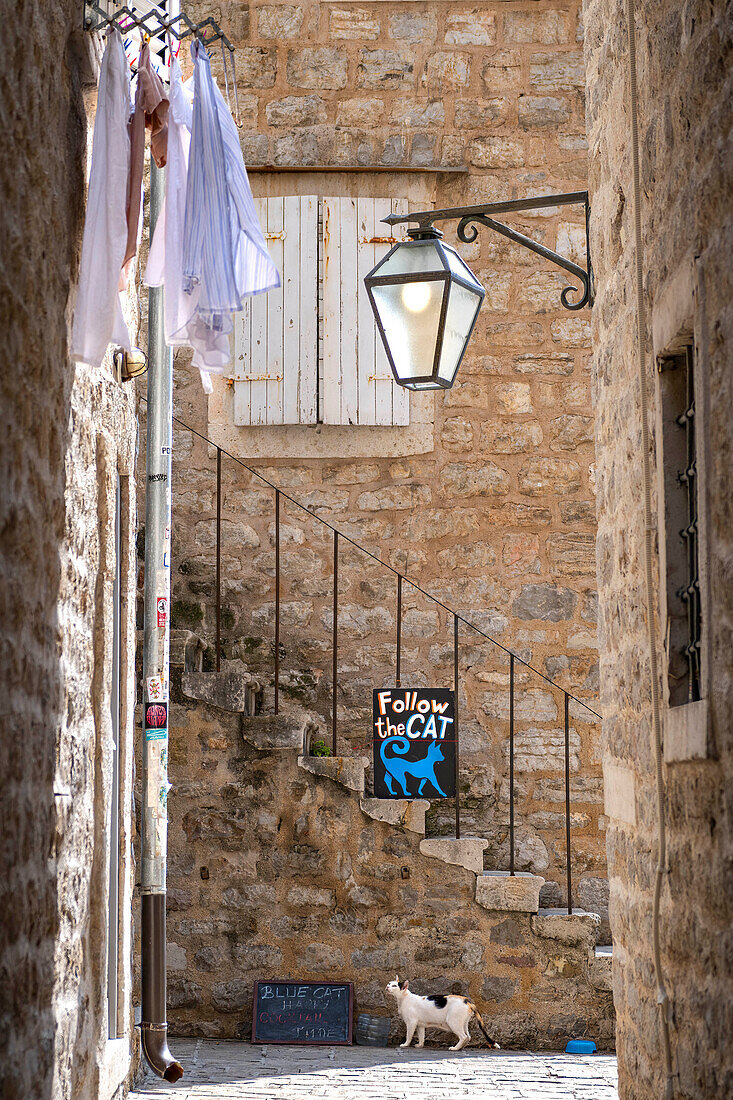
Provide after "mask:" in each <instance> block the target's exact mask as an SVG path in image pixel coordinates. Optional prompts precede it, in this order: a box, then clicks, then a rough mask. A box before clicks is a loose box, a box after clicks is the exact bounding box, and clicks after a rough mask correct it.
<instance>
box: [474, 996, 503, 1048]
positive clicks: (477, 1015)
mask: <svg viewBox="0 0 733 1100" xmlns="http://www.w3.org/2000/svg"><path fill="white" fill-rule="evenodd" d="M469 1008H472V1009H473V1015H474V1019H475V1020H476V1023H477V1024H478V1026H479V1027H480V1028H481V1030H482V1031H483V1033H484V1037H485V1039H486V1042H487V1043H488V1044H489V1046H490V1047H494V1049H495V1050H501V1047H500V1046H499V1044H498V1043H497V1042H495V1040H494V1039H492V1038H491V1036H490V1035H489V1033H488V1031H487V1030H486V1028H485V1027H484V1021H483V1020H482V1018H481V1013H480V1012H479V1010H478V1009H477V1008H476V1005H474V1004H471V1005H469Z"/></svg>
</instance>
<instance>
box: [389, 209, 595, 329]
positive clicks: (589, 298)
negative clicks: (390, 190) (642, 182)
mask: <svg viewBox="0 0 733 1100" xmlns="http://www.w3.org/2000/svg"><path fill="white" fill-rule="evenodd" d="M575 204H582V205H583V208H584V210H585V249H586V267H585V268H583V267H581V266H580V265H579V264H575V263H573V262H572V260H568V259H566V258H565V257H564V256H561V255H560V254H559V253H558V252H555V251H554V250H553V249H551V248H547V247H546V246H545V245H543V244H539V243H538V242H537V241H533V240H532V238H531V237H527V236H525V234H524V233H519V232H518V231H517V230H516V229H512V227H511V226H509V225H504V223H503V222H500V221H496V219H495V217H494V215H497V214H513V213H519V212H521V211H523V210H546V209H548V208H549V207H553V206H571V205H575ZM382 220H383V221H384V222H385V223H386V224H387V225H397V224H399V223H401V222H417V229H415V230H412V231H411V233H410V235H411V236H413V235H414V236H416V237H419V236H421V235H422V234H423V233H424V234H425V235H426V236H427V235H429V234H430V232H431V230H432V231H434V230H435V224H434V223H435V222H438V221H457V222H458V228H457V231H456V232H457V235H458V239H459V241H463V243H464V244H472V243H473V242H474V241H475V240H476V238H477V237H478V226H479V225H483V226H486V228H487V229H492V230H493V231H494V232H495V233H500V234H501V236H502V237H506V238H507V239H508V240H510V241H513V242H514V244H518V245H520V246H521V247H522V248H528V249H529V250H530V251H531V252H534V253H536V255H538V256H541V257H542V258H543V259H545V260H549V261H550V262H551V263H553V264H555V266H556V267H560V268H562V269H563V270H564V271H567V272H568V273H569V274H570V275H572V276H573V279H574V280H576V281H577V282H578V283H580V287H577V286H566V287H564V288H563V290H562V291H561V293H560V301H561V302H562V304H563V306H564V307H565V309H570V310H573V311H574V310H578V309H582V308H583V306H590V305H592V304H593V298H594V291H593V268H592V265H591V257H590V234H589V220H590V205H589V202H588V192H587V191H571V192H568V193H567V194H563V195H541V196H536V197H535V198H529V199H512V200H510V201H509V202H493V203H488V204H485V205H482V206H455V207H450V208H447V209H445V210H420V211H413V212H412V213H409V214H388V215H387V217H386V218H383V219H382ZM573 295H580V297H579V298H577V300H576V301H573V300H572V296H573Z"/></svg>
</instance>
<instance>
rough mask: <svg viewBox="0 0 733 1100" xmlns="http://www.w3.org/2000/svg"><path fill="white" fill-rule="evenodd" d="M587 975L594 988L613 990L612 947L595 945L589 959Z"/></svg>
mask: <svg viewBox="0 0 733 1100" xmlns="http://www.w3.org/2000/svg"><path fill="white" fill-rule="evenodd" d="M588 977H589V979H590V983H591V985H593V986H595V988H596V989H605V990H608V992H609V993H610V992H613V948H612V947H596V948H595V950H594V952H593V956H592V958H591V959H590V965H589V970H588Z"/></svg>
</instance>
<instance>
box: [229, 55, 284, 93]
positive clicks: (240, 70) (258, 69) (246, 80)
mask: <svg viewBox="0 0 733 1100" xmlns="http://www.w3.org/2000/svg"><path fill="white" fill-rule="evenodd" d="M276 76H277V52H276V51H275V50H274V49H268V48H267V47H265V46H242V47H241V48H240V49H239V50H238V51H237V81H238V82H239V84H240V85H241V87H243V88H271V87H272V86H273V84H274V83H275V78H276Z"/></svg>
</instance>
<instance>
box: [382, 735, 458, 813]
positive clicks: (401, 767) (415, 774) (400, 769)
mask: <svg viewBox="0 0 733 1100" xmlns="http://www.w3.org/2000/svg"><path fill="white" fill-rule="evenodd" d="M388 746H389V747H390V748H391V749H392V751H393V752H395V753H399V755H400V756H404V755H405V753H407V752H409V751H410V742H409V741H408V740H407V738H406V737H389V738H388V739H387V740H386V741H383V742H382V746H381V748H380V750H379V754H380V756H381V757H382V761H383V763H384V768H385V776H384V778H385V782H386V784H387V789H388V790H389V793H390V794H394V793H395V790H394V787H393V786H392V780H393V779H394V780H396V781H397V783H398V784H399V785H400V787H401V788H402V793H403V794H404V796H405V798H410V797H414V796H411V795H410V792H409V791H408V789H407V783H406V778H407V776H408V775H409V776H411V777H412V778H413V779H419V780H420V784H419V786H418V789H417V797H418V798H419V797H420V796H421V795H422V792H423V788H424V787H425V784H426V783H428V782H429V783H432V785H433V787H434V788H435V790H436V791H437V792H438V794H439V795H440V796H441V797H442V798H446V797H447V796H446V794H445V793H444V791H443V790H442V789H441V788H440V786H439V784H438V780H437V779H436V776H435V765H436V764H438V763H439V762H440V761H441V760H445V757H444V756H443V753H442V752H441V749H440V745H439V744H438V743H437V742H436V741H431V742H430V744H429V745H428V751H427V753H426V755H425V756H424V757H423V759H422V760H399V759H398V758H397V757H396V756H393V755H390V756H387V755H386V749H387V747H388Z"/></svg>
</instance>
